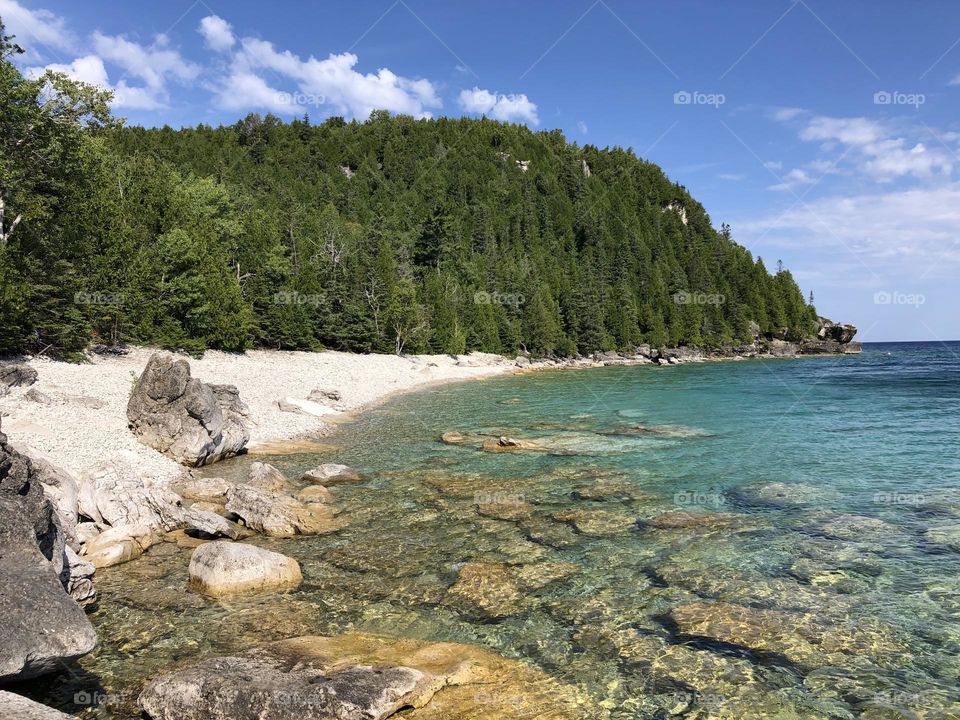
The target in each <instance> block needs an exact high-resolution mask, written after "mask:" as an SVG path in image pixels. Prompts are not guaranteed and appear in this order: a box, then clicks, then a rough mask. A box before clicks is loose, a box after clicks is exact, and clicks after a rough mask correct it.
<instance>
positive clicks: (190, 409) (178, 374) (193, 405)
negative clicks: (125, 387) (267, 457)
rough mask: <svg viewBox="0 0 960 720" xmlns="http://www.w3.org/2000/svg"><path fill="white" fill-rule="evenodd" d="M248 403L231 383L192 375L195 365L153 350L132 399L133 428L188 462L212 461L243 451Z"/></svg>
mask: <svg viewBox="0 0 960 720" xmlns="http://www.w3.org/2000/svg"><path fill="white" fill-rule="evenodd" d="M247 417H248V411H247V406H246V405H244V404H243V403H242V402H241V401H240V396H239V394H238V392H237V389H236V388H235V387H233V386H232V385H209V384H207V383H204V382H201V381H200V380H198V379H197V378H193V377H191V376H190V364H189V363H188V362H187V361H186V360H183V359H176V358H175V357H174V356H173V355H171V354H170V353H154V354H153V355H152V356H151V357H150V360H149V361H148V362H147V367H146V368H145V369H144V371H143V374H142V375H141V376H140V379H139V380H137V384H136V386H135V387H134V388H133V394H132V395H131V396H130V401H129V402H128V403H127V420H128V421H129V424H130V429H131V430H132V431H133V433H134V434H135V435H136V436H137V438H138V439H139V440H140V442H142V443H143V444H144V445H148V446H149V447H152V448H154V449H155V450H159V451H160V452H162V453H164V454H165V455H168V456H169V457H171V458H173V459H174V460H176V461H177V462H179V463H181V464H183V465H190V466H193V467H198V466H200V465H208V464H210V463H213V462H216V461H217V460H222V459H223V458H227V457H231V456H233V455H237V454H238V453H240V452H242V451H243V449H244V447H245V446H246V444H247V441H248V440H249V439H250V431H249V430H248V429H247Z"/></svg>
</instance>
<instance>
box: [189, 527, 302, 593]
mask: <svg viewBox="0 0 960 720" xmlns="http://www.w3.org/2000/svg"><path fill="white" fill-rule="evenodd" d="M301 582H303V575H302V574H301V572H300V564H299V563H298V562H297V561H296V560H294V559H293V558H290V557H287V556H286V555H281V554H280V553H276V552H272V551H270V550H264V549H263V548H258V547H256V546H254V545H246V544H244V543H233V542H228V541H224V540H220V541H217V542H210V543H205V544H203V545H201V546H200V547H198V548H197V549H196V550H194V551H193V555H192V556H191V558H190V587H191V588H192V589H193V590H196V591H197V592H200V593H203V594H204V595H209V596H211V597H221V596H224V595H234V594H237V593H246V592H259V591H263V590H274V589H279V588H295V587H297V586H299V585H300V583H301Z"/></svg>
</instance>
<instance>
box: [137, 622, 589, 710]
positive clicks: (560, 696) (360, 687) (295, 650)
mask: <svg viewBox="0 0 960 720" xmlns="http://www.w3.org/2000/svg"><path fill="white" fill-rule="evenodd" d="M140 707H141V709H142V710H143V711H144V712H145V713H146V715H147V716H148V717H149V718H151V720H264V719H265V718H269V719H270V720H331V719H332V718H338V719H339V720H381V719H382V718H386V717H390V716H393V715H394V714H396V713H397V712H399V711H400V710H401V709H403V710H404V712H403V717H404V718H409V719H410V720H440V719H441V718H442V719H443V720H501V719H502V718H506V717H509V718H511V719H512V720H535V719H536V720H547V719H548V718H549V719H550V720H592V719H593V718H602V717H605V716H606V714H605V713H604V712H603V711H601V710H599V709H597V708H595V707H593V706H592V705H591V704H590V701H589V700H588V699H587V698H586V697H584V696H583V695H581V694H580V692H579V691H577V690H576V689H574V688H572V687H570V686H566V685H563V684H561V683H559V682H557V681H555V680H553V679H551V678H550V677H548V676H547V675H545V674H544V673H543V672H541V671H539V670H536V669H534V668H531V667H528V666H527V665H525V664H523V663H520V662H517V661H513V660H507V659H504V658H501V657H499V656H497V655H495V654H494V653H491V652H489V651H486V650H483V649H481V648H477V647H473V646H469V645H461V644H456V643H432V642H427V641H422V640H409V639H392V638H384V637H377V636H372V635H360V634H355V635H354V634H351V635H340V636H337V637H301V638H294V639H291V640H283V641H280V642H277V643H272V644H269V645H266V646H264V647H262V648H259V649H257V650H253V651H250V652H248V653H246V654H244V655H242V656H239V657H226V658H215V659H212V660H206V661H204V662H201V663H199V664H198V665H195V666H193V667H189V668H186V669H183V670H178V671H175V672H173V673H170V674H168V675H164V676H161V677H159V678H157V679H155V680H153V681H152V682H151V683H150V684H149V685H148V686H147V688H146V689H145V690H144V691H143V693H142V694H141V695H140Z"/></svg>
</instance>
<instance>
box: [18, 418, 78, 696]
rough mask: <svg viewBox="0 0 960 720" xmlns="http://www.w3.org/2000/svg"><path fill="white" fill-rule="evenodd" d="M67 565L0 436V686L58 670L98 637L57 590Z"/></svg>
mask: <svg viewBox="0 0 960 720" xmlns="http://www.w3.org/2000/svg"><path fill="white" fill-rule="evenodd" d="M65 568H66V574H67V577H69V573H70V570H69V568H70V566H69V562H68V560H67V556H66V539H65V537H64V534H63V531H62V530H61V528H60V525H59V519H58V517H57V513H56V510H55V509H54V507H53V504H52V503H51V502H50V501H49V500H48V499H47V498H46V496H45V495H44V492H43V486H42V484H41V483H40V480H39V478H38V477H37V476H36V474H35V472H34V469H33V464H32V463H31V461H30V459H29V458H28V457H26V456H25V455H22V454H20V453H18V452H16V451H15V450H14V449H13V448H12V447H10V445H9V444H8V443H7V437H6V435H4V434H2V433H0V619H2V622H0V648H2V652H0V683H3V682H9V681H14V680H17V681H19V680H25V679H29V678H33V677H37V676H39V675H44V674H46V673H50V672H55V671H57V670H60V669H63V667H64V665H65V663H67V662H69V661H71V660H74V659H76V658H78V657H80V656H82V655H85V654H87V653H88V652H90V651H91V650H93V648H94V646H95V645H96V642H97V635H96V632H95V631H94V629H93V626H92V625H91V624H90V621H89V620H88V619H87V616H86V615H85V614H84V612H83V609H82V608H81V607H80V606H79V605H78V604H77V603H76V602H75V601H74V600H73V599H72V598H71V597H70V596H69V595H67V593H66V592H65V590H64V585H63V583H62V581H61V575H63V574H64V571H65Z"/></svg>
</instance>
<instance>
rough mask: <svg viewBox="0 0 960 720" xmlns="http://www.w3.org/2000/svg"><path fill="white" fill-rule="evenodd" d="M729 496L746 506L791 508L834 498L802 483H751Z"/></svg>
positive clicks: (736, 489)
mask: <svg viewBox="0 0 960 720" xmlns="http://www.w3.org/2000/svg"><path fill="white" fill-rule="evenodd" d="M730 494H731V495H732V497H733V498H735V499H736V500H739V501H740V502H742V503H746V504H747V505H761V506H763V505H766V506H770V507H779V508H791V507H801V506H804V505H813V504H816V503H818V502H823V500H825V499H830V498H833V497H835V496H836V492H835V491H831V490H828V489H826V488H819V487H814V486H812V485H804V484H802V483H789V484H788V483H783V482H771V483H751V484H749V485H741V486H740V487H736V488H733V489H732V490H731V491H730Z"/></svg>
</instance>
